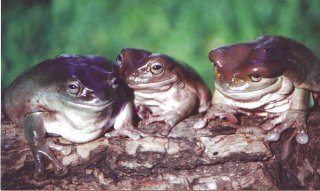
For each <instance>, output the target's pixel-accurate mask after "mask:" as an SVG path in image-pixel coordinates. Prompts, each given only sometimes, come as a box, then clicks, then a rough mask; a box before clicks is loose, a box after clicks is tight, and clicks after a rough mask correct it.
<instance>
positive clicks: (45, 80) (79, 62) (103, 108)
mask: <svg viewBox="0 0 320 191" xmlns="http://www.w3.org/2000/svg"><path fill="white" fill-rule="evenodd" d="M113 67H114V64H113V63H112V62H110V61H109V60H107V59H105V58H103V57H99V56H78V55H62V56H59V57H56V58H53V59H50V60H45V61H43V62H41V63H40V64H38V65H36V66H35V67H33V68H32V69H31V70H29V71H27V72H25V73H24V74H22V75H21V76H20V77H18V78H17V79H16V80H15V81H14V82H13V83H12V84H11V86H10V87H9V89H8V90H7V92H6V94H5V97H4V103H5V104H4V106H5V112H6V115H7V116H8V118H9V119H10V120H12V121H13V122H14V123H16V124H18V125H19V126H21V127H23V128H24V131H25V137H26V140H27V142H28V144H29V146H30V149H31V150H32V152H33V154H34V157H35V164H36V165H35V166H36V169H35V178H36V179H45V178H46V175H47V174H46V172H45V163H44V159H48V160H49V161H50V163H51V164H52V165H53V166H54V168H55V173H56V174H57V175H60V176H63V175H65V174H66V173H67V172H68V170H67V168H66V167H65V166H63V165H62V164H61V162H60V161H58V160H57V159H56V157H55V156H54V155H53V153H52V151H51V149H57V148H58V147H55V146H54V145H52V144H49V143H48V142H47V140H46V136H47V134H52V135H60V136H62V137H64V138H65V139H67V140H69V141H71V142H74V143H83V142H87V141H91V140H94V139H96V138H97V137H98V136H100V135H101V134H103V133H104V132H105V131H106V130H107V129H109V128H110V127H111V126H114V128H115V129H122V130H123V129H124V130H125V129H127V127H128V129H130V127H131V124H130V123H131V118H132V116H131V115H132V111H130V112H128V111H127V110H126V109H125V108H126V107H127V105H128V104H130V102H129V101H128V100H127V97H128V96H127V91H126V89H125V87H126V86H125V84H124V83H123V82H121V81H120V80H119V79H118V77H117V76H116V75H115V74H114V73H112V72H111V71H112V69H113ZM129 106H130V105H129ZM123 116H126V117H127V118H126V117H123ZM128 135H129V136H130V135H131V134H130V133H129V134H128Z"/></svg>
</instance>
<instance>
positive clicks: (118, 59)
mask: <svg viewBox="0 0 320 191" xmlns="http://www.w3.org/2000/svg"><path fill="white" fill-rule="evenodd" d="M116 62H117V63H118V64H119V65H120V64H121V63H122V56H121V54H119V55H118V56H117V58H116Z"/></svg>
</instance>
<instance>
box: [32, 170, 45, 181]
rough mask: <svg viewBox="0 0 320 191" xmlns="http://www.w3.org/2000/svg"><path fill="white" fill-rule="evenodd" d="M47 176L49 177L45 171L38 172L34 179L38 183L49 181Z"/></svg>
mask: <svg viewBox="0 0 320 191" xmlns="http://www.w3.org/2000/svg"><path fill="white" fill-rule="evenodd" d="M47 176H48V175H47V173H46V172H45V171H36V172H35V173H34V179H35V180H38V181H40V180H45V179H47Z"/></svg>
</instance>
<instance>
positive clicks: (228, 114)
mask: <svg viewBox="0 0 320 191" xmlns="http://www.w3.org/2000/svg"><path fill="white" fill-rule="evenodd" d="M236 113H238V112H237V111H236V110H234V109H232V108H230V107H229V106H227V105H224V104H214V105H213V106H212V108H211V109H209V110H208V111H207V113H206V115H205V119H206V121H209V120H212V119H216V118H219V119H224V118H226V119H228V120H229V121H230V122H231V123H233V124H237V123H238V119H237V117H236V116H235V114H236Z"/></svg>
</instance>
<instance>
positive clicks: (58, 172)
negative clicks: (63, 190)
mask: <svg viewBox="0 0 320 191" xmlns="http://www.w3.org/2000/svg"><path fill="white" fill-rule="evenodd" d="M54 173H55V174H56V175H57V176H60V177H62V176H65V175H66V174H68V168H67V167H65V166H61V167H59V168H57V169H56V170H55V171H54Z"/></svg>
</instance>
